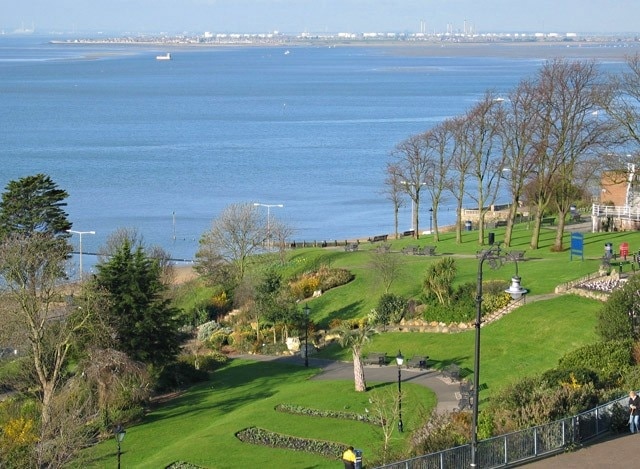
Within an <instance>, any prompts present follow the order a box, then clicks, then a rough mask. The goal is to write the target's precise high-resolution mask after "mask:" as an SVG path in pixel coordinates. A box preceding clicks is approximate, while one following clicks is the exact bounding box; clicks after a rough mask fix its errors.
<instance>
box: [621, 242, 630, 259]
mask: <svg viewBox="0 0 640 469" xmlns="http://www.w3.org/2000/svg"><path fill="white" fill-rule="evenodd" d="M628 255H629V243H620V257H622V258H623V259H624V260H625V261H626V260H627V256H628Z"/></svg>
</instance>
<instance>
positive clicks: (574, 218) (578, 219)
mask: <svg viewBox="0 0 640 469" xmlns="http://www.w3.org/2000/svg"><path fill="white" fill-rule="evenodd" d="M571 221H573V222H574V223H581V222H582V215H581V214H579V213H574V214H573V215H571Z"/></svg>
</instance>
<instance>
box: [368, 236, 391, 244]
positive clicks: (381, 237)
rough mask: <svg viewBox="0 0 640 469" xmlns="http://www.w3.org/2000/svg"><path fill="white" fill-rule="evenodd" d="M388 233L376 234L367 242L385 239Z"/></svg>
mask: <svg viewBox="0 0 640 469" xmlns="http://www.w3.org/2000/svg"><path fill="white" fill-rule="evenodd" d="M388 236H389V235H376V236H374V237H373V238H369V242H371V243H377V242H379V241H386V240H387V237H388Z"/></svg>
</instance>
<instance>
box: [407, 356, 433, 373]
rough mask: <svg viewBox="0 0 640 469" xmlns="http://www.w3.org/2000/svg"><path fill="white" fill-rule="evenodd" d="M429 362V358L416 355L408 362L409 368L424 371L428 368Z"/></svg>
mask: <svg viewBox="0 0 640 469" xmlns="http://www.w3.org/2000/svg"><path fill="white" fill-rule="evenodd" d="M427 360H429V357H427V356H425V355H414V356H413V357H411V359H410V360H407V368H420V369H421V370H424V369H426V368H427Z"/></svg>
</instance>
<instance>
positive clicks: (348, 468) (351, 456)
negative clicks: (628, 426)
mask: <svg viewBox="0 0 640 469" xmlns="http://www.w3.org/2000/svg"><path fill="white" fill-rule="evenodd" d="M639 405H640V404H639ZM342 462H343V463H344V469H355V467H356V453H354V451H353V446H349V447H348V448H347V450H346V451H345V452H344V453H342Z"/></svg>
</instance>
